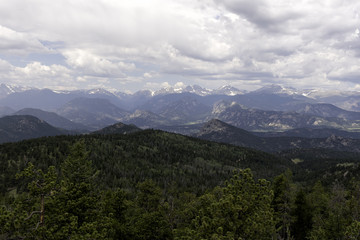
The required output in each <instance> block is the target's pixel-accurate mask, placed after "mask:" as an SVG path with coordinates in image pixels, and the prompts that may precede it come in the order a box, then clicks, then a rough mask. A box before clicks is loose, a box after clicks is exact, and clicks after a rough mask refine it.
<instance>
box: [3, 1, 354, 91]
mask: <svg viewBox="0 0 360 240" xmlns="http://www.w3.org/2000/svg"><path fill="white" fill-rule="evenodd" d="M359 13H360V2H359V1H356V0H323V1H312V0H311V1H310V0H308V1H307V0H176V1H175V0H174V1H172V0H131V1H125V0H120V1H118V0H92V1H86V0H55V1H49V0H27V1H23V0H11V1H9V0H0V82H3V83H9V84H18V85H26V86H32V87H40V88H43V87H50V88H53V89H75V88H95V87H105V88H108V89H111V88H112V89H118V90H125V89H128V90H132V91H134V90H137V89H143V88H152V89H156V88H159V87H161V86H166V85H169V84H170V85H174V84H175V83H177V82H183V83H184V84H186V85H190V84H191V85H192V84H199V85H202V86H205V87H208V88H216V87H219V86H221V85H225V84H230V85H233V86H236V87H239V88H241V89H255V88H258V87H260V86H262V85H265V84H270V83H276V84H283V85H285V86H292V87H296V88H325V89H344V90H349V89H351V90H354V89H355V90H360V61H359V60H360V59H359V58H360V38H359V36H360V31H359V28H360V16H359ZM178 85H179V84H178Z"/></svg>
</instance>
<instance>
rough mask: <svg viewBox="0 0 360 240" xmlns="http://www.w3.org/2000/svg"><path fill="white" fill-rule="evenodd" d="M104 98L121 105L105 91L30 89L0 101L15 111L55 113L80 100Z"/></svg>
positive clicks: (116, 98) (112, 95)
mask: <svg viewBox="0 0 360 240" xmlns="http://www.w3.org/2000/svg"><path fill="white" fill-rule="evenodd" d="M79 97H86V98H104V99H107V100H109V101H111V102H112V103H113V104H115V105H121V104H122V102H121V100H120V99H119V98H118V97H117V96H115V95H114V94H112V93H110V92H108V91H106V90H103V89H93V90H75V91H53V90H50V89H30V90H26V91H21V92H14V93H11V94H9V95H7V96H6V97H4V98H2V99H0V106H8V107H10V108H13V109H15V110H20V109H23V108H38V109H42V110H50V111H54V110H55V109H57V108H59V107H61V106H62V105H64V104H66V103H67V102H69V101H71V100H73V99H75V98H79Z"/></svg>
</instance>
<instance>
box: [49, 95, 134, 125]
mask: <svg viewBox="0 0 360 240" xmlns="http://www.w3.org/2000/svg"><path fill="white" fill-rule="evenodd" d="M56 112H57V113H58V114H59V115H60V116H63V117H65V118H67V119H70V120H71V121H73V122H76V123H81V124H83V125H85V126H89V127H90V128H91V129H93V130H98V129H100V128H103V127H106V126H109V125H111V124H115V123H117V122H119V121H121V119H123V118H124V117H125V116H127V115H129V113H128V112H127V111H125V110H122V109H120V108H119V107H117V106H115V105H114V104H112V103H111V102H110V101H109V100H107V99H100V98H75V99H73V100H71V101H69V102H68V103H66V104H65V105H63V106H62V107H61V108H59V109H58V110H57V111H56Z"/></svg>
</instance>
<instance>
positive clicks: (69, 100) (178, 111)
mask: <svg viewBox="0 0 360 240" xmlns="http://www.w3.org/2000/svg"><path fill="white" fill-rule="evenodd" d="M1 86H2V89H3V90H4V91H5V90H6V89H7V90H6V91H7V95H6V96H5V97H3V98H0V116H1V115H8V114H12V113H13V112H15V111H19V110H21V109H24V108H31V109H40V110H42V111H47V112H55V113H57V114H58V115H60V116H61V117H63V118H66V119H68V120H70V121H71V122H73V123H78V124H82V125H84V126H86V128H88V129H90V130H92V131H95V130H99V129H101V128H103V127H106V126H108V125H111V124H115V123H117V122H124V123H126V124H136V125H137V126H139V127H141V128H159V129H172V128H171V126H176V127H174V129H176V131H177V132H181V133H184V132H189V131H190V132H192V131H193V129H194V128H193V127H188V126H190V125H196V124H200V123H204V122H206V121H208V120H210V119H213V118H217V119H220V120H222V121H224V122H227V123H229V124H231V125H234V126H237V127H240V128H243V129H246V130H251V131H287V130H290V129H296V128H337V129H342V130H347V131H358V130H360V112H356V111H348V110H344V109H341V108H339V107H336V106H335V105H333V104H330V103H324V102H320V101H318V98H319V97H321V98H322V99H324V97H326V95H323V94H321V95H316V94H315V91H312V90H304V91H299V90H297V89H294V88H289V87H283V86H280V85H268V86H265V87H263V88H260V89H258V90H255V91H251V92H246V91H242V90H239V89H237V88H234V87H231V86H223V87H221V88H219V89H215V90H211V89H207V88H203V87H201V86H198V85H193V86H185V85H181V86H178V85H176V86H175V87H167V88H164V89H161V90H159V91H150V90H142V91H138V92H136V93H134V94H129V93H124V92H121V91H107V90H105V89H101V88H98V89H90V90H74V91H63V90H61V91H59V90H50V89H28V90H26V88H24V89H22V88H19V89H18V90H14V89H15V88H14V89H13V90H11V91H10V90H9V89H10V88H8V87H7V86H6V85H4V84H3V85H1ZM314 94H315V95H314ZM309 96H311V97H309ZM344 96H346V97H349V96H352V99H355V98H356V96H357V95H356V93H355V92H354V93H351V94H350V95H349V94H344ZM359 96H360V94H359ZM81 99H82V100H81ZM352 104H353V105H352V106H354V107H355V105H356V104H355V103H354V102H352ZM359 104H360V98H359ZM220 109H221V111H220ZM47 121H50V120H49V119H47ZM57 126H58V125H57ZM181 126H184V131H183V130H181V129H180V127H181ZM67 128H68V129H69V127H67ZM186 129H187V130H188V131H187V130H186Z"/></svg>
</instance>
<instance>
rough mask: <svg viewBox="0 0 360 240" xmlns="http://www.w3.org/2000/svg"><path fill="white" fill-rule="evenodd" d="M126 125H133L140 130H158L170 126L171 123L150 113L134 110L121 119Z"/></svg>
mask: <svg viewBox="0 0 360 240" xmlns="http://www.w3.org/2000/svg"><path fill="white" fill-rule="evenodd" d="M122 122H124V123H126V124H134V125H136V126H138V127H140V128H143V129H145V128H158V127H159V126H169V125H172V123H171V121H170V120H168V119H166V118H164V117H162V116H160V115H158V114H155V113H152V112H150V111H143V110H136V111H135V112H134V113H132V114H129V115H127V116H126V117H124V118H123V119H122Z"/></svg>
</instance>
